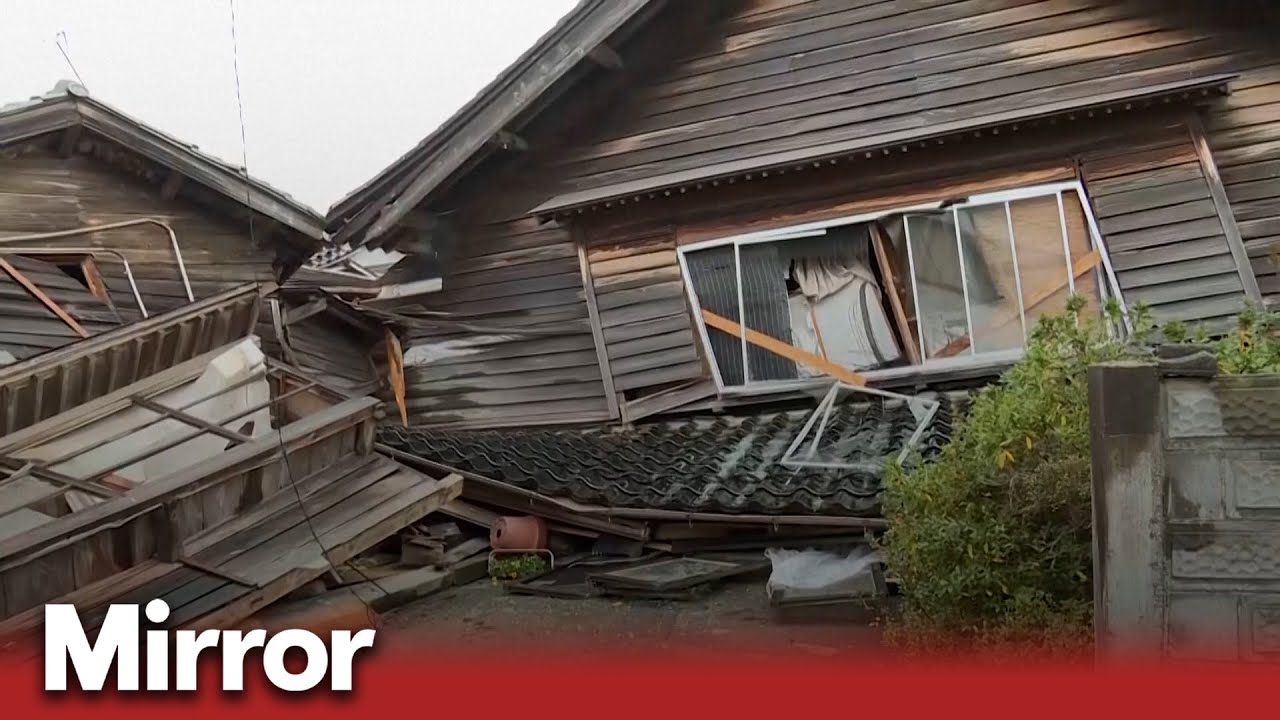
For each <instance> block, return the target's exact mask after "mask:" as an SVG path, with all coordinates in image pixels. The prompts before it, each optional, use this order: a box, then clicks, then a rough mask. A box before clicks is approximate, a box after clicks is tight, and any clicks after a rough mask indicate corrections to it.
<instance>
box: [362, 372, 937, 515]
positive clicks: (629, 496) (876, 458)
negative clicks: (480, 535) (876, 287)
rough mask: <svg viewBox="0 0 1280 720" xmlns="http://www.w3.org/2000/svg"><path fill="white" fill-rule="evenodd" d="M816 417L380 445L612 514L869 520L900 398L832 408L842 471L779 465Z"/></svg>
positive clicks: (899, 442) (906, 417)
mask: <svg viewBox="0 0 1280 720" xmlns="http://www.w3.org/2000/svg"><path fill="white" fill-rule="evenodd" d="M959 402H960V401H957V400H956V399H955V398H952V397H947V396H943V397H942V398H941V407H940V408H939V411H938V413H937V415H935V416H934V417H933V418H932V420H931V421H930V422H929V424H928V426H927V427H926V428H925V431H924V433H923V436H922V437H921V438H920V443H919V446H918V448H919V449H920V450H921V451H922V452H923V454H924V455H926V456H929V455H931V454H932V453H934V452H936V451H937V450H938V449H939V448H941V446H942V445H944V444H945V443H946V442H947V441H948V439H949V437H950V432H951V422H952V419H953V416H954V414H955V413H956V412H958V411H959V410H960V407H959ZM811 414H812V411H796V412H774V413H768V414H761V415H751V416H745V417H718V418H714V419H707V418H695V419H691V420H687V421H683V422H671V423H654V424H651V425H645V426H641V427H637V428H635V429H633V430H617V431H609V430H589V431H578V430H512V431H465V430H444V429H421V430H409V429H405V428H401V427H395V426H390V425H386V426H383V427H382V428H381V429H380V431H379V432H380V440H381V442H382V443H383V444H385V445H387V446H389V447H392V448H395V449H396V450H399V451H402V452H405V453H409V454H411V455H414V456H417V457H420V458H422V459H424V460H427V461H429V462H432V463H437V464H439V465H442V466H447V467H450V468H455V469H457V471H459V472H462V473H471V474H475V475H481V476H484V477H487V478H491V479H493V480H498V481H501V482H504V483H507V484H510V485H514V486H516V487H518V488H521V489H524V490H529V491H533V492H537V493H540V494H542V495H544V496H547V497H552V498H566V499H569V500H573V501H576V502H579V503H584V504H588V505H597V506H604V507H608V508H620V509H644V510H667V511H676V512H686V513H718V514H729V515H743V514H757V515H826V516H868V515H875V514H876V513H878V511H879V507H880V504H879V503H880V489H881V479H882V475H883V468H884V460H885V458H888V457H892V456H894V455H896V454H897V452H898V451H899V449H900V448H902V447H903V445H904V444H906V443H907V441H908V440H909V439H910V438H911V436H912V434H913V433H914V432H915V431H916V428H917V425H918V423H917V421H916V418H915V416H914V415H913V414H912V412H911V410H910V408H909V407H908V406H907V404H906V403H903V402H893V401H890V402H887V403H882V402H871V403H860V404H845V405H841V406H837V408H836V411H835V412H834V413H833V415H832V418H831V421H830V423H829V424H828V426H827V428H826V431H825V433H824V436H823V437H824V440H825V441H830V443H831V444H832V445H833V446H834V447H836V448H839V450H840V455H841V458H842V460H843V461H844V462H845V463H847V464H848V466H847V467H844V468H838V469H837V468H815V467H803V468H793V467H785V466H782V465H781V464H780V463H779V461H780V460H781V459H782V457H783V454H784V453H785V452H786V451H787V448H788V447H789V446H790V445H791V443H792V441H793V440H794V439H795V438H796V436H797V435H798V434H800V433H801V432H802V431H803V429H804V427H805V424H806V421H807V420H808V418H809V416H810V415H811Z"/></svg>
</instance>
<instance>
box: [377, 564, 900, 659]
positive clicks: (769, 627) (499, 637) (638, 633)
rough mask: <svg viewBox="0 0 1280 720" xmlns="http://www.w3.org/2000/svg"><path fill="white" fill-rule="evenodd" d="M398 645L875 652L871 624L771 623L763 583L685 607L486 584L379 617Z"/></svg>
mask: <svg viewBox="0 0 1280 720" xmlns="http://www.w3.org/2000/svg"><path fill="white" fill-rule="evenodd" d="M384 623H385V635H386V636H389V637H394V638H396V640H394V641H393V642H396V643H397V644H400V645H402V646H403V645H405V644H408V643H414V644H432V645H434V644H439V645H442V646H444V645H447V646H453V647H458V646H465V647H468V648H472V649H476V650H484V649H485V648H486V647H487V646H493V647H502V648H511V647H513V646H521V645H524V646H534V647H543V648H545V647H556V646H564V647H575V648H580V647H584V646H585V647H609V648H620V647H627V648H630V649H672V648H680V647H694V648H701V649H734V650H738V651H741V652H761V653H770V652H776V651H779V650H784V649H785V650H788V651H790V652H804V653H812V654H814V655H820V656H832V655H842V654H852V653H858V654H865V653H869V652H875V651H876V650H877V649H878V648H879V647H880V630H879V628H878V627H877V626H876V624H875V623H874V621H863V622H851V621H847V620H846V621H843V622H839V623H831V622H830V621H826V622H823V623H821V624H811V623H810V624H791V623H781V622H777V621H775V620H774V619H773V618H772V617H771V614H770V610H769V605H768V599H767V597H766V595H765V588H764V581H763V580H760V581H743V582H738V583H732V584H727V585H724V586H723V587H721V588H720V589H719V590H717V591H715V592H714V593H713V594H711V595H709V596H707V597H704V598H700V599H696V600H684V601H654V600H615V599H607V598H590V599H560V598H547V597H536V596H523V595H508V594H506V593H504V592H503V590H502V588H501V587H499V586H497V585H495V584H493V583H492V582H491V581H489V580H487V579H485V580H480V581H478V582H474V583H470V584H468V585H464V586H462V587H456V588H452V589H449V590H446V591H444V592H442V593H439V594H437V595H433V596H431V597H428V598H425V599H423V600H420V601H418V602H415V603H412V604H409V605H406V606H404V607H402V608H400V609H398V610H395V611H392V612H391V613H389V614H387V615H386V616H385V617H384Z"/></svg>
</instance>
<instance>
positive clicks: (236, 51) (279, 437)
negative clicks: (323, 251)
mask: <svg viewBox="0 0 1280 720" xmlns="http://www.w3.org/2000/svg"><path fill="white" fill-rule="evenodd" d="M227 5H228V6H229V7H230V9H231V62H232V68H233V71H234V75H235V84H236V107H237V111H238V113H239V118H240V164H241V171H242V173H243V175H244V180H245V183H244V187H245V205H246V206H248V208H249V242H250V243H251V244H253V243H254V242H255V239H254V227H253V184H252V183H251V182H249V143H248V139H247V135H246V132H245V123H244V100H243V98H242V96H241V92H240V48H239V42H238V40H237V38H236V3H235V0H227ZM258 287H259V290H261V287H262V284H261V283H258ZM280 342H282V343H283V342H285V339H284V338H280ZM271 403H272V414H273V415H275V417H274V418H273V420H274V421H275V425H276V443H277V445H278V446H279V447H280V456H281V458H283V459H284V469H285V476H286V477H288V478H289V487H291V488H292V489H293V494H294V496H295V497H297V499H298V510H299V511H300V512H301V513H302V517H303V519H304V520H305V521H306V523H307V530H308V531H310V533H311V537H312V538H313V539H314V540H315V541H316V546H317V547H319V548H320V554H321V555H323V556H324V560H325V562H326V563H328V565H329V569H330V570H332V571H333V573H334V575H335V576H336V575H337V574H338V566H337V564H336V563H334V562H333V558H331V557H330V556H329V551H328V550H326V549H325V547H324V543H323V542H322V541H321V540H320V534H319V533H318V532H316V527H315V524H314V523H313V522H312V519H311V513H309V512H307V508H306V503H305V502H304V501H303V497H302V491H301V490H299V489H298V483H297V480H296V478H295V477H294V474H293V467H292V466H291V465H290V463H289V449H288V446H287V445H286V444H285V441H284V424H283V420H282V418H284V413H283V412H282V410H283V408H282V407H281V405H280V402H279V395H278V394H277V393H274V392H273V393H271ZM347 567H349V568H351V569H352V570H354V571H355V572H356V574H357V575H359V576H360V577H362V578H364V580H365V581H366V582H368V583H370V584H371V585H372V586H373V587H375V588H377V590H378V592H380V593H382V594H383V595H384V596H389V595H390V593H389V592H387V590H386V588H384V587H382V586H381V585H379V584H378V582H377V581H376V580H374V579H373V578H371V577H369V576H368V575H366V574H365V573H364V571H363V570H361V569H360V567H359V566H357V565H355V564H354V563H347ZM351 594H352V595H354V596H355V598H356V599H357V600H359V601H360V604H362V605H364V610H365V615H366V617H367V619H368V620H369V625H370V626H373V625H374V623H375V618H376V615H375V613H374V610H373V607H372V606H371V605H370V604H369V603H368V602H367V601H366V600H365V599H364V598H363V597H361V596H360V593H358V592H355V591H354V590H353V591H352V593H351Z"/></svg>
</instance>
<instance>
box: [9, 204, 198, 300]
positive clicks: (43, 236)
mask: <svg viewBox="0 0 1280 720" xmlns="http://www.w3.org/2000/svg"><path fill="white" fill-rule="evenodd" d="M138 225H154V226H156V227H158V228H161V229H162V230H164V231H165V232H166V233H168V235H169V244H170V245H171V246H172V247H173V255H174V257H175V258H177V260H178V272H179V273H180V274H181V275H182V285H183V287H184V288H185V289H186V291H187V301H188V302H195V301H196V296H195V293H193V292H192V291H191V279H190V278H188V277H187V265H186V263H185V262H183V260H182V248H180V247H178V234H177V233H175V232H174V231H173V228H172V227H170V226H169V224H168V223H166V222H164V221H162V220H156V219H155V218H138V219H136V220H125V221H123V222H118V223H108V224H106V225H94V226H92V227H83V228H75V229H72V230H56V231H54V232H43V233H31V234H27V235H10V236H9V237H4V238H0V243H12V242H25V241H27V240H53V239H56V238H61V237H75V236H76V235H92V234H93V233H97V232H104V231H107V230H119V229H121V228H127V227H136V226H138Z"/></svg>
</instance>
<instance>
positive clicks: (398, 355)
mask: <svg viewBox="0 0 1280 720" xmlns="http://www.w3.org/2000/svg"><path fill="white" fill-rule="evenodd" d="M383 333H384V342H385V343H386V346H387V375H388V378H389V380H390V382H391V392H392V394H393V395H394V396H395V398H396V407H397V408H399V410H400V423H401V424H402V425H404V426H405V427H409V406H408V403H407V401H406V396H407V395H408V391H407V389H406V387H405V381H404V352H403V351H402V349H401V347H400V338H398V337H396V334H395V332H394V331H393V330H392V329H391V328H389V327H388V328H383Z"/></svg>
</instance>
